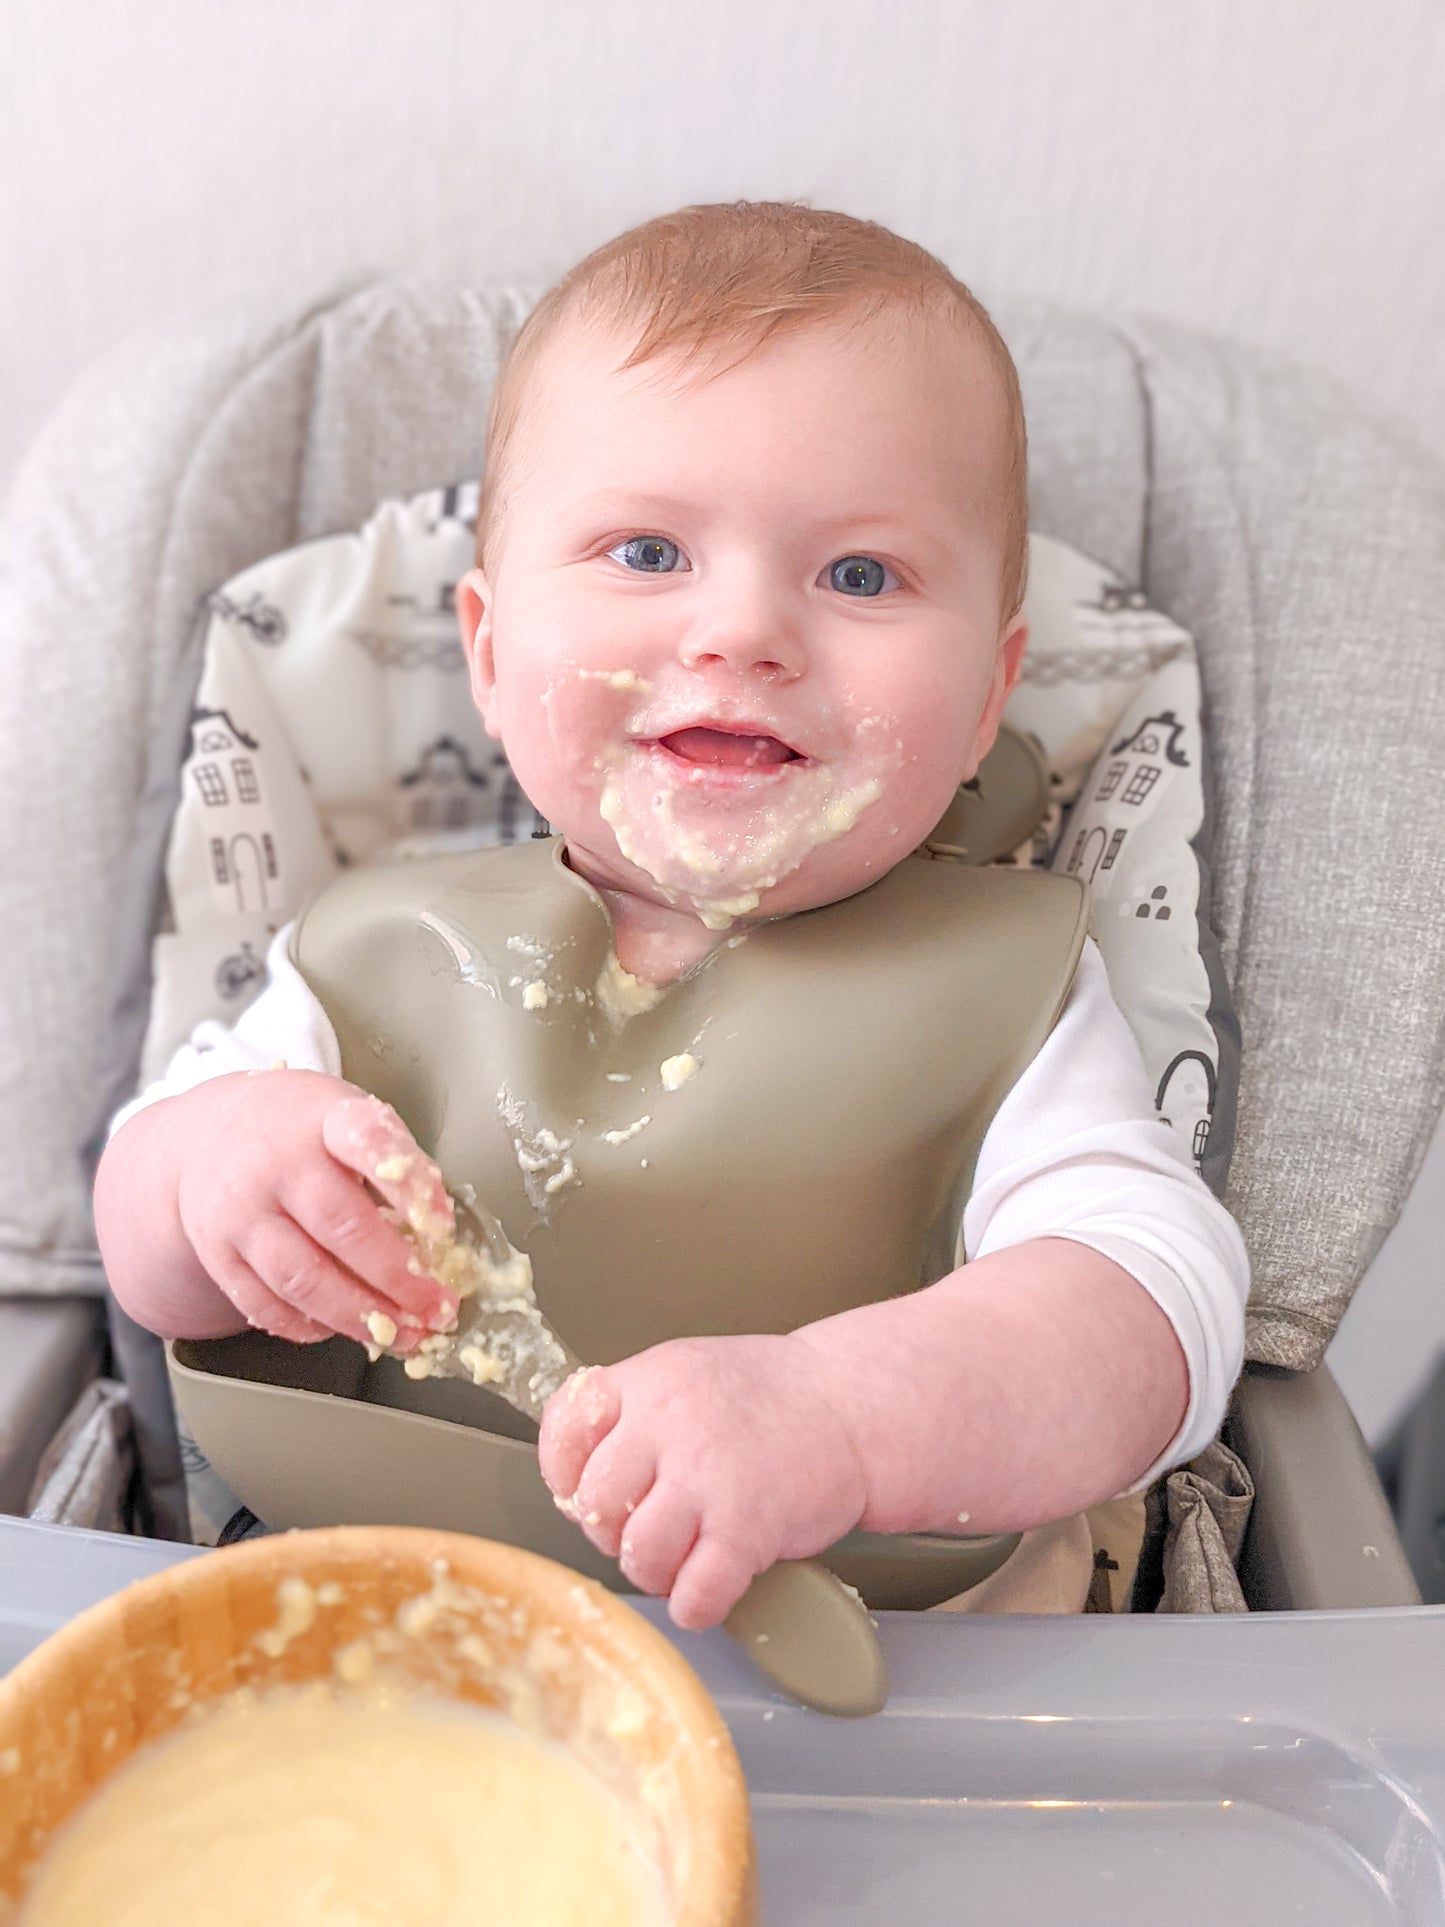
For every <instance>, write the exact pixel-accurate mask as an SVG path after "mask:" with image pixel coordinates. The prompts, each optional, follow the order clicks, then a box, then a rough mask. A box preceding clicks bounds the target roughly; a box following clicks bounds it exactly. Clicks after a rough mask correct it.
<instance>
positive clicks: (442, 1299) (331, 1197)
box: [95, 1069, 457, 1352]
mask: <svg viewBox="0 0 1445 1927" xmlns="http://www.w3.org/2000/svg"><path fill="white" fill-rule="evenodd" d="M414 1212H419V1213H420V1214H421V1215H420V1217H419V1218H415V1217H413V1216H412V1214H413V1213H414ZM387 1213H390V1214H391V1216H390V1218H388V1216H387V1215H386V1214H387ZM450 1219H451V1203H450V1200H449V1199H448V1197H447V1195H446V1191H445V1189H444V1187H443V1184H442V1178H441V1173H440V1172H439V1171H438V1170H437V1168H436V1166H435V1165H434V1164H432V1163H431V1161H430V1160H429V1159H427V1158H425V1157H424V1156H423V1155H422V1153H421V1152H420V1151H419V1150H418V1149H417V1146H416V1144H415V1143H414V1142H413V1140H412V1138H411V1137H410V1135H409V1133H408V1132H407V1130H406V1128H405V1126H404V1125H403V1124H402V1122H401V1119H400V1118H399V1117H398V1116H397V1115H396V1113H395V1111H393V1110H392V1109H391V1108H390V1107H389V1106H388V1105H385V1104H382V1103H381V1102H380V1101H379V1100H378V1099H376V1098H374V1097H369V1096H367V1095H366V1094H365V1093H364V1092H362V1091H359V1090H357V1089H356V1088H355V1087H354V1086H353V1085H350V1084H347V1083H345V1082H344V1081H343V1080H342V1079H341V1078H339V1077H332V1076H328V1075H327V1074H325V1073H323V1072H317V1071H292V1070H281V1069H278V1070H274V1071H236V1072H230V1073H228V1074H226V1075H223V1076H219V1077H212V1078H207V1079H206V1081H205V1082H203V1083H200V1084H197V1085H195V1086H194V1087H193V1088H192V1089H190V1090H186V1091H182V1092H179V1093H177V1094H176V1095H175V1096H171V1097H165V1098H161V1099H159V1100H158V1101H156V1102H154V1103H149V1104H147V1105H146V1106H145V1108H144V1109H142V1110H139V1111H137V1112H135V1113H134V1114H133V1115H132V1116H131V1117H129V1118H128V1119H127V1121H126V1122H125V1123H124V1124H122V1125H121V1127H120V1128H119V1130H117V1131H116V1133H115V1135H114V1136H113V1137H112V1138H111V1140H110V1143H109V1144H108V1145H107V1146H106V1149H105V1153H104V1155H103V1157H102V1158H101V1161H100V1168H99V1170H98V1172H97V1173H96V1184H95V1229H96V1237H97V1240H98V1242H99V1244H100V1250H101V1256H102V1257H103V1258H104V1260H105V1268H106V1276H107V1278H108V1280H109V1282H110V1287H111V1290H112V1291H113V1292H114V1293H115V1296H116V1298H117V1300H118V1301H119V1303H120V1304H121V1305H122V1306H123V1307H124V1308H125V1310H126V1311H127V1312H129V1314H130V1316H131V1317H132V1318H134V1319H135V1320H136V1322H137V1323H138V1324H141V1325H144V1326H146V1327H148V1328H149V1329H150V1330H152V1331H156V1332H159V1333H161V1335H162V1336H163V1337H167V1338H217V1337H224V1336H226V1335H228V1334H230V1333H232V1332H237V1331H242V1330H244V1329H245V1327H246V1326H248V1325H255V1326H258V1327H259V1328H260V1329H261V1330H263V1331H268V1332H272V1333H274V1334H275V1335H276V1336H277V1337H279V1338H287V1339H290V1340H292V1341H293V1342H295V1343H299V1344H307V1343H311V1342H313V1341H315V1340H318V1339H322V1338H329V1337H331V1336H332V1335H333V1334H334V1333H338V1332H339V1333H342V1334H344V1335H346V1336H347V1337H350V1338H355V1339H359V1340H361V1341H363V1342H367V1341H370V1340H375V1341H376V1342H378V1343H381V1344H384V1345H385V1346H387V1347H388V1348H389V1349H391V1350H394V1351H397V1352H408V1351H411V1350H414V1349H415V1348H416V1346H417V1345H418V1344H419V1343H420V1341H421V1339H422V1338H423V1337H424V1336H426V1334H427V1333H428V1332H432V1331H447V1330H450V1329H451V1328H452V1327H453V1326H454V1325H455V1323H456V1311H457V1299H456V1294H455V1292H453V1291H450V1290H448V1289H447V1288H446V1287H444V1286H443V1285H441V1284H439V1283H438V1282H437V1280H436V1279H435V1278H433V1277H431V1276H429V1275H428V1274H427V1273H426V1271H425V1270H424V1269H423V1268H422V1266H421V1265H420V1264H419V1262H418V1260H417V1252H416V1247H415V1245H414V1244H412V1243H410V1242H409V1241H408V1240H407V1239H406V1238H405V1237H404V1236H403V1235H402V1233H401V1231H400V1230H399V1229H398V1228H397V1225H398V1223H399V1222H403V1221H411V1222H413V1223H418V1222H425V1223H430V1222H432V1221H433V1220H436V1221H442V1220H445V1221H446V1222H447V1223H449V1222H450ZM378 1321H385V1322H384V1323H379V1322H378Z"/></svg>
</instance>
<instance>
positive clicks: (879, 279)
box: [477, 201, 1028, 614]
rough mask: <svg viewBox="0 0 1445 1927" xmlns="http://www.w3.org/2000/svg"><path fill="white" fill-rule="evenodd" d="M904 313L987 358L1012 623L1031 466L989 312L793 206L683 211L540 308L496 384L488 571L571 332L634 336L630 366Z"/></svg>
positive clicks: (863, 236) (860, 235)
mask: <svg viewBox="0 0 1445 1927" xmlns="http://www.w3.org/2000/svg"><path fill="white" fill-rule="evenodd" d="M886 309H895V310H897V309H901V310H903V311H905V312H911V313H914V314H919V315H925V316H939V317H942V318H943V319H944V320H945V321H949V322H952V323H953V324H954V325H955V326H957V327H958V328H959V329H960V330H961V331H962V332H963V333H964V334H965V335H966V337H967V338H968V339H969V340H970V341H971V342H973V343H974V344H976V345H977V346H978V347H980V348H981V349H982V350H983V353H984V355H985V358H986V359H987V361H988V363H989V364H990V366H991V368H992V371H993V373H994V375H995V377H996V379H997V381H998V384H999V389H1000V394H1001V399H1002V402H1003V407H1004V413H1005V445H1004V447H1003V449H1002V450H1001V453H1000V468H1001V471H1002V473H1001V485H1002V489H1003V492H1004V497H1005V499H1004V503H1003V520H1004V545H1005V546H1004V571H1003V595H1004V609H1005V613H1006V614H1012V613H1013V611H1014V610H1015V609H1017V607H1018V605H1019V603H1020V602H1021V601H1022V600H1023V592H1024V583H1025V578H1026V574H1027V567H1028V463H1027V443H1026V438H1025V431H1024V412H1023V401H1022V398H1021V396H1020V393H1019V381H1018V373H1017V371H1016V369H1015V368H1014V364H1013V357H1012V356H1011V355H1010V354H1009V351H1008V349H1007V348H1006V347H1005V345H1004V341H1003V337H1002V336H1001V335H1000V334H999V332H998V329H997V328H996V327H995V326H994V324H993V322H992V321H991V320H990V318H989V316H988V313H987V311H986V310H985V309H984V307H983V306H982V304H981V303H980V302H979V301H977V300H976V299H975V298H974V296H973V295H972V294H970V292H969V290H968V289H967V288H966V287H965V286H964V285H963V283H962V282H961V281H959V280H958V279H956V277H955V276H953V275H952V274H950V273H949V271H948V269H947V268H946V267H945V266H944V265H943V263H942V262H941V261H939V260H938V259H937V258H936V257H935V256H934V255H932V254H929V253H928V251H927V250H926V249H925V248H921V247H919V246H917V244H916V243H915V242H912V241H905V240H904V239H903V238H902V236H901V235H897V234H894V233H893V232H891V230H890V229H888V228H886V227H880V226H879V225H878V223H877V222H875V221H859V220H855V219H854V218H853V217H852V216H851V215H848V214H834V213H830V212H828V211H826V210H823V209H816V208H810V207H799V206H797V205H796V204H794V203H792V202H786V201H736V202H729V203H722V204H718V205H714V206H703V207H684V208H679V209H678V210H677V211H676V213H673V214H663V215H660V216H658V218H657V219H656V220H653V221H645V222H644V223H643V224H642V226H641V227H635V228H631V229H629V231H628V232H627V233H626V234H620V235H618V236H617V238H616V239H615V240H613V241H608V242H607V243H605V245H604V246H602V247H600V248H597V249H596V250H595V251H594V252H593V253H591V254H589V255H588V256H587V258H586V259H585V260H584V261H580V262H579V263H578V264H577V266H576V267H575V268H573V269H572V270H571V271H570V273H568V274H565V275H564V276H563V277H562V279H561V280H560V281H559V282H558V283H557V284H556V286H555V287H553V288H551V289H550V290H549V291H548V292H547V293H546V294H545V295H543V297H542V299H541V300H540V301H539V302H538V303H537V306H536V307H535V308H534V309H533V311H532V313H531V315H530V316H529V317H528V319H527V321H526V323H525V325H524V326H523V328H522V329H521V330H520V332H519V333H518V335H517V339H516V341H515V343H514V344H513V347H512V351H511V354H510V355H509V356H508V358H507V361H506V364H505V365H504V367H503V369H502V372H501V374H500V376H499V377H498V380H497V385H496V388H495V390H494V392H493V395H492V404H491V412H490V415H489V417H488V421H487V462H486V473H485V476H484V478H483V482H482V493H481V504H480V508H479V511H478V515H477V561H478V563H479V564H480V565H481V566H483V567H485V566H486V562H485V557H486V551H487V548H488V545H489V543H490V542H492V541H493V540H494V539H495V535H496V531H497V528H498V525H499V522H500V519H501V506H502V501H503V496H504V487H503V484H504V480H505V474H506V465H507V456H508V451H509V449H510V446H511V443H512V438H513V436H514V435H515V433H516V429H517V423H518V421H519V419H520V417H521V414H522V404H523V401H524V399H525V395H526V390H527V387H528V383H529V380H530V377H531V376H532V374H533V372H534V370H535V368H536V365H537V363H538V361H539V360H540V359H541V357H542V354H543V352H544V350H545V349H546V347H547V345H548V343H549V342H550V341H551V340H552V338H553V336H554V335H555V334H556V332H557V330H558V328H559V326H560V325H561V324H562V323H563V321H565V320H567V319H568V318H570V317H573V316H581V317H586V316H588V315H589V314H596V313H598V312H599V311H600V312H602V313H604V314H605V315H606V317H607V319H608V321H609V322H610V323H615V324H619V325H621V326H622V327H624V328H626V327H629V326H630V327H634V328H636V330H637V337H636V340H635V341H634V343H633V346H632V349H631V352H630V353H629V354H628V356H627V358H626V360H625V361H624V362H623V363H622V364H621V365H622V367H624V368H635V367H637V366H638V365H639V364H640V363H642V362H646V361H650V360H652V359H654V357H656V356H658V355H663V354H667V353H679V354H682V355H685V356H688V355H691V356H702V355H704V354H706V352H707V351H708V350H709V349H711V348H713V347H714V346H716V345H718V344H720V343H724V342H726V343H735V344H736V345H737V347H738V350H739V352H738V354H737V355H736V356H735V357H734V358H733V359H734V361H735V362H736V361H740V360H744V359H746V357H747V356H748V355H750V354H753V353H755V352H756V350H757V349H759V348H760V347H761V346H762V345H763V344H764V342H766V341H768V340H769V339H771V337H772V336H774V335H775V334H780V333H782V332H784V331H785V330H792V329H797V328H803V327H806V326H808V325H810V324H813V323H817V322H823V321H831V320H836V319H837V318H839V317H840V316H842V315H845V314H849V313H854V312H857V313H861V314H864V315H867V314H874V313H878V312H881V311H883V310H886Z"/></svg>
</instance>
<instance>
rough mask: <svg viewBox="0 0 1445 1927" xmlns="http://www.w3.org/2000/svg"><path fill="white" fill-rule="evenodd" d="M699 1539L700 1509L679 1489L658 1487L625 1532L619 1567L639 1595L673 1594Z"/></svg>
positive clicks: (634, 1514)
mask: <svg viewBox="0 0 1445 1927" xmlns="http://www.w3.org/2000/svg"><path fill="white" fill-rule="evenodd" d="M697 1535H698V1513H697V1507H696V1506H694V1505H693V1504H692V1503H691V1502H690V1501H689V1500H687V1499H685V1498H684V1497H683V1496H682V1494H681V1493H680V1492H678V1491H677V1490H676V1489H675V1488H669V1487H667V1486H665V1485H655V1486H654V1487H653V1488H652V1490H651V1492H649V1493H648V1495H647V1497H646V1498H645V1499H643V1500H642V1502H641V1503H640V1504H639V1506H638V1507H637V1510H636V1511H635V1512H634V1513H633V1515H632V1517H631V1518H630V1519H629V1520H628V1521H627V1524H626V1525H625V1526H624V1527H623V1529H622V1544H621V1549H620V1551H619V1554H618V1560H617V1563H618V1564H619V1565H620V1566H621V1568H622V1572H623V1576H624V1577H625V1578H627V1579H630V1580H631V1581H632V1583H633V1585H634V1586H636V1587H637V1589H638V1591H639V1592H649V1593H654V1594H661V1593H670V1592H671V1591H672V1589H673V1587H674V1585H675V1584H676V1581H677V1576H678V1573H679V1571H680V1570H681V1568H682V1566H683V1564H684V1562H685V1561H686V1559H687V1556H688V1554H689V1553H690V1552H691V1551H692V1549H693V1547H694V1546H695V1545H696V1544H697Z"/></svg>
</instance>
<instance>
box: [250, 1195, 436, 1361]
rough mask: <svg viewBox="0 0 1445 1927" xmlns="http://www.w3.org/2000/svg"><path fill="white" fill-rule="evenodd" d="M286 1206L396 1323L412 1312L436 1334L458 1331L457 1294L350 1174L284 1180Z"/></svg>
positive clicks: (323, 1248) (302, 1226) (306, 1231)
mask: <svg viewBox="0 0 1445 1927" xmlns="http://www.w3.org/2000/svg"><path fill="white" fill-rule="evenodd" d="M280 1202H281V1204H282V1205H283V1206H284V1207H285V1209H286V1210H287V1211H288V1212H289V1213H290V1215H291V1217H292V1218H293V1219H294V1220H295V1222H296V1223H297V1224H298V1225H300V1227H301V1229H302V1230H303V1231H304V1232H305V1233H306V1234H307V1236H308V1237H310V1238H312V1239H314V1240H315V1242H316V1243H317V1244H318V1245H320V1246H321V1248H322V1250H323V1251H327V1252H330V1254H331V1255H332V1256H333V1257H334V1258H335V1259H337V1260H338V1262H339V1263H340V1264H342V1265H343V1266H344V1267H345V1268H346V1270H347V1271H350V1272H353V1273H354V1274H355V1275H356V1277H357V1278H359V1279H360V1280H361V1281H362V1283H363V1284H366V1285H369V1286H370V1288H371V1289H372V1290H373V1291H374V1292H376V1293H377V1294H378V1295H379V1296H380V1297H381V1298H383V1299H384V1300H385V1301H386V1303H387V1306H388V1308H389V1311H390V1314H391V1316H392V1317H393V1318H395V1317H396V1316H397V1314H398V1312H406V1313H409V1314H410V1315H411V1316H413V1317H415V1318H419V1319H420V1320H421V1322H422V1323H423V1324H424V1325H425V1326H426V1327H427V1328H428V1330H430V1331H450V1330H452V1328H453V1327H454V1326H455V1324H456V1322H457V1299H456V1294H455V1293H454V1292H450V1291H447V1290H446V1289H445V1287H444V1286H442V1285H439V1284H438V1283H437V1281H436V1279H435V1278H433V1277H432V1276H431V1274H430V1273H429V1272H428V1271H427V1270H426V1269H425V1267H424V1266H423V1265H422V1263H421V1260H420V1259H419V1258H418V1257H417V1254H416V1247H415V1246H414V1245H413V1244H411V1243H410V1242H409V1240H407V1239H406V1238H403V1237H402V1236H401V1234H400V1232H398V1231H397V1230H396V1229H395V1228H394V1226H392V1225H390V1224H388V1223H387V1221H386V1220H385V1219H384V1218H383V1217H382V1215H381V1213H380V1212H379V1211H378V1209H377V1207H376V1205H375V1204H374V1203H373V1201H372V1199H371V1198H370V1197H369V1196H368V1195H367V1192H366V1190H365V1188H364V1186H363V1185H362V1184H361V1182H360V1180H359V1179H357V1178H355V1177H353V1176H352V1175H351V1173H350V1172H349V1171H343V1170H341V1169H340V1168H339V1166H337V1165H335V1164H331V1163H329V1162H321V1163H320V1164H319V1165H313V1166H310V1167H308V1168H307V1169H305V1170H303V1171H298V1172H295V1173H293V1174H291V1176H290V1177H289V1178H288V1179H287V1180H285V1181H283V1184H282V1188H281V1196H280ZM413 1266H414V1267H415V1269H414V1270H413V1269H411V1267H413Z"/></svg>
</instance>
